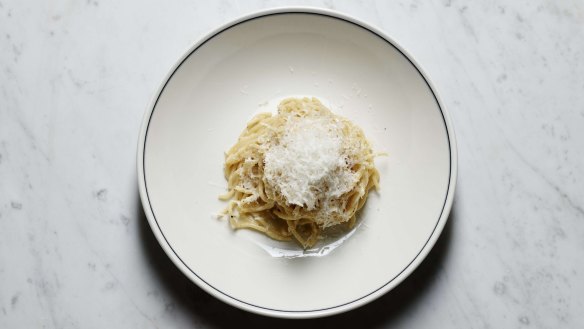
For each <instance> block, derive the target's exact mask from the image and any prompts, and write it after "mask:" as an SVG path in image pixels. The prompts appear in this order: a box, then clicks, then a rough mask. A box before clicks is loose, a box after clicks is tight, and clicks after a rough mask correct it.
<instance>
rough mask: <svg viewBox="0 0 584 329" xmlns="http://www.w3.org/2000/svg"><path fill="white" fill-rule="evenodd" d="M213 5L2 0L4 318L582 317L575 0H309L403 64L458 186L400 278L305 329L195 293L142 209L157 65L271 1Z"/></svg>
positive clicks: (228, 321) (147, 321) (403, 321)
mask: <svg viewBox="0 0 584 329" xmlns="http://www.w3.org/2000/svg"><path fill="white" fill-rule="evenodd" d="M208 3H211V1H208V2H204V1H174V2H162V1H160V2H154V1H140V2H139V1H134V2H131V1H106V0H87V1H63V0H61V1H16V0H8V1H7V0H0V50H1V51H0V328H193V327H198V328H219V327H230V326H234V325H236V324H240V323H251V324H252V325H254V326H257V327H270V328H277V327H287V326H292V325H294V327H297V326H299V325H301V326H309V327H312V326H314V327H318V328H324V327H335V328H336V327H339V326H341V325H342V324H347V323H352V324H354V325H364V326H365V327H383V328H583V327H584V313H583V310H584V185H583V179H584V2H582V1H576V0H575V1H569V0H566V1H542V0H536V1H524V2H523V3H522V4H520V3H519V1H501V0H498V1H482V2H473V3H472V4H471V3H470V2H462V1H456V0H443V1H397V2H392V3H386V2H385V1H376V2H375V3H373V2H369V1H352V2H349V1H311V2H306V3H305V4H310V5H313V6H319V7H326V8H332V9H336V10H339V11H341V12H344V13H348V14H351V15H354V16H355V17H357V18H359V19H362V20H365V21H367V22H370V23H371V24H373V25H376V26H378V27H380V28H381V29H383V30H384V31H386V32H387V33H388V34H389V35H391V36H393V37H394V38H395V39H396V40H398V41H399V42H400V43H401V44H402V45H403V46H404V47H405V48H406V49H408V50H409V51H410V52H411V53H412V54H413V55H414V56H415V57H416V58H417V59H418V61H419V62H420V63H421V64H422V66H423V67H424V68H425V69H426V71H427V73H428V74H429V76H430V77H431V78H432V79H433V81H434V83H435V85H436V87H437V89H438V92H439V93H440V95H441V97H442V99H443V101H444V103H445V105H446V107H447V109H448V110H449V111H450V113H451V115H452V118H453V122H454V128H455V130H456V133H457V137H458V146H459V184H458V188H457V193H456V201H455V205H454V210H453V213H452V215H451V217H450V220H449V222H448V225H447V227H446V229H445V232H444V234H443V236H442V237H441V238H440V240H439V242H438V244H437V246H436V247H435V249H434V250H433V251H432V252H431V254H430V255H429V257H428V258H427V259H426V261H425V262H424V263H423V264H422V266H421V267H420V268H419V269H418V270H417V271H416V272H415V273H414V275H413V276H412V277H410V278H409V279H407V280H406V281H405V282H404V283H403V284H402V285H400V286H399V287H398V288H397V289H396V290H394V291H392V292H390V293H389V294H387V295H386V296H384V297H382V298H381V299H379V300H377V301H375V302H373V303H371V304H369V305H367V306H365V307H363V308H360V309H358V310H356V311H353V312H350V313H348V314H344V315H340V316H335V317H331V318H325V319H319V320H315V321H304V322H302V323H298V322H287V321H283V320H277V319H269V318H264V317H260V316H257V315H253V314H248V313H245V312H243V311H239V310H237V309H234V308H232V307H230V306H227V305H225V304H223V303H222V302H219V301H218V300H215V299H214V298H213V297H211V296H209V295H207V294H206V293H204V292H203V291H202V290H200V289H199V288H197V287H196V286H194V285H193V284H191V283H190V282H189V281H188V280H187V279H186V278H185V277H183V275H182V274H181V273H180V272H179V271H178V270H177V269H175V268H174V266H173V265H172V264H171V262H170V261H169V260H168V259H167V257H166V256H165V254H164V253H163V251H162V249H161V248H160V247H159V246H158V244H157V242H156V241H155V239H154V237H153V235H152V233H151V231H150V230H149V227H148V226H147V223H146V221H145V218H144V215H143V213H142V210H141V205H140V202H139V198H138V192H137V182H136V172H135V153H136V150H135V148H136V143H137V136H138V129H139V125H140V123H141V119H142V115H143V113H144V111H145V109H146V107H147V104H148V103H149V101H150V98H151V97H152V96H153V93H154V92H155V90H156V88H157V87H158V85H159V83H160V82H161V80H162V79H163V77H164V76H165V74H166V73H167V70H168V69H169V68H170V66H171V65H172V64H173V63H174V61H175V60H176V59H177V58H178V57H179V56H180V55H181V54H182V53H183V51H185V50H186V49H187V48H188V47H189V46H190V45H191V44H192V43H194V42H195V41H196V40H197V39H198V38H200V37H201V36H202V35H203V34H204V33H205V32H206V31H209V30H210V29H212V28H214V27H216V26H217V25H219V24H222V23H224V22H226V21H228V20H230V19H233V18H235V17H238V16H240V15H242V14H245V13H248V12H250V11H253V10H256V9H260V8H268V7H272V6H275V5H281V4H282V3H281V2H276V1H245V2H243V1H241V2H239V1H218V2H213V4H212V5H211V4H208ZM285 3H287V4H298V2H297V1H286V2H285Z"/></svg>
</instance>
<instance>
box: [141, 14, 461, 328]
mask: <svg viewBox="0 0 584 329" xmlns="http://www.w3.org/2000/svg"><path fill="white" fill-rule="evenodd" d="M281 14H313V15H319V16H325V17H329V18H334V19H339V20H342V21H345V22H348V23H351V24H354V25H356V26H358V27H361V28H363V29H365V30H368V31H369V32H371V33H373V34H375V35H377V36H378V37H380V38H382V39H383V40H385V41H386V42H388V43H389V44H390V45H391V46H393V47H394V48H395V49H396V50H398V51H399V52H400V53H401V54H402V55H403V56H404V57H405V58H406V59H408V61H409V62H410V63H411V64H412V65H413V66H414V67H415V68H416V69H417V71H418V72H419V73H420V75H421V76H422V78H423V79H424V80H425V82H426V84H427V85H428V87H429V89H430V91H431V92H432V94H433V96H434V98H435V100H436V102H437V105H438V108H439V109H440V112H441V114H442V118H443V120H444V124H445V127H446V132H447V135H448V136H447V137H448V144H449V150H450V172H449V181H448V187H447V192H446V196H445V201H444V205H443V208H442V211H441V214H440V217H439V219H438V221H437V223H436V226H435V227H434V230H433V231H432V233H431V235H430V237H429V238H428V240H427V241H426V243H425V245H424V246H423V247H422V249H421V250H420V252H419V253H418V254H417V255H416V257H415V258H414V259H413V260H412V261H411V262H410V263H409V264H408V265H407V266H406V267H405V268H404V269H403V270H402V271H401V272H400V273H399V274H398V275H397V276H395V277H394V278H393V279H392V280H390V281H389V282H387V283H386V284H384V285H383V286H382V287H380V288H378V289H377V290H375V291H373V292H370V293H369V294H367V295H365V296H363V297H361V298H359V299H356V300H353V301H351V302H348V303H345V304H342V305H337V306H333V307H329V308H325V309H319V310H310V311H286V310H276V309H270V308H265V307H261V306H257V305H253V304H250V303H247V302H244V301H240V300H238V299H236V298H234V297H232V296H229V295H227V294H225V293H224V292H222V291H220V290H218V289H217V288H215V287H213V286H211V285H209V284H208V283H207V282H205V281H204V280H203V279H202V278H200V277H198V276H197V275H196V274H195V273H194V272H192V271H191V270H190V269H189V268H188V266H187V265H186V264H185V263H184V262H183V261H182V260H181V259H180V257H179V256H178V255H177V254H176V253H175V252H174V251H173V249H172V247H171V246H170V244H169V242H168V241H167V240H166V238H165V237H164V235H163V233H162V231H161V229H160V227H159V226H158V223H157V221H156V218H155V216H154V213H153V209H152V208H151V204H150V201H149V198H148V193H147V189H146V178H145V173H144V150H145V144H146V135H147V131H148V126H149V123H150V118H151V116H152V113H153V111H154V109H155V107H156V104H157V102H158V99H159V97H160V95H161V94H162V92H163V91H164V88H165V87H166V84H167V83H168V81H169V80H170V79H171V78H172V76H173V75H174V73H175V72H176V71H177V69H178V68H179V67H180V65H181V64H182V63H183V62H184V61H185V60H186V59H187V58H188V57H189V56H190V55H191V54H192V53H194V52H195V51H196V50H197V48H199V47H200V46H202V45H203V44H205V43H206V42H207V41H208V40H210V39H212V38H214V37H215V36H216V35H218V34H220V33H221V32H223V31H225V30H227V29H229V28H232V27H234V26H236V25H238V24H240V23H243V22H246V21H250V20H253V19H256V18H261V17H266V16H274V15H281ZM457 153H458V152H457V146H456V137H455V134H454V129H453V127H452V120H451V118H450V114H449V113H448V111H447V110H446V109H445V107H444V106H443V102H442V100H441V98H440V96H439V95H438V93H437V92H436V88H435V86H434V84H433V83H432V81H431V80H430V78H429V77H428V75H427V74H426V72H425V70H424V69H423V68H422V66H421V65H420V64H419V63H418V62H417V61H416V60H415V59H414V57H413V56H412V55H411V54H410V53H409V52H408V51H407V50H405V49H404V48H403V47H402V46H400V44H399V43H398V42H396V41H395V39H394V38H392V37H390V36H389V35H387V34H386V33H385V32H383V31H382V30H381V29H379V28H377V27H375V26H373V25H371V24H369V23H366V22H364V21H361V20H359V19H357V18H355V17H353V16H351V15H348V14H345V13H341V12H338V11H335V10H330V9H324V8H316V7H310V6H294V7H275V8H269V9H262V10H257V11H253V12H251V13H248V14H245V15H242V16H240V17H238V18H236V19H233V20H230V21H228V22H226V23H224V24H222V25H220V26H219V27H217V28H215V29H213V30H211V31H210V32H208V33H206V34H204V35H203V36H202V37H201V38H200V39H199V40H198V41H197V42H195V43H194V44H193V45H192V46H190V47H188V49H187V50H186V51H185V52H184V53H183V55H182V56H181V57H180V58H179V59H178V60H177V61H176V62H175V64H174V65H173V66H172V67H171V68H170V70H169V71H168V73H167V75H166V77H165V78H164V79H163V80H162V82H161V84H160V86H159V87H158V89H157V91H156V92H155V93H154V95H153V97H152V99H151V101H150V102H149V105H148V107H147V110H146V111H145V113H144V116H143V119H142V124H141V128H140V133H139V138H138V147H137V154H136V160H137V163H136V165H137V174H138V190H139V194H140V200H141V203H142V207H143V209H144V213H145V215H146V218H147V220H148V223H149V225H150V228H151V229H152V232H153V233H154V236H155V237H156V240H157V241H158V243H159V244H160V246H161V247H162V249H163V250H164V252H165V253H166V255H167V256H168V257H169V258H170V259H171V261H172V262H173V263H174V265H175V266H176V267H178V268H179V270H180V271H181V272H182V273H183V274H184V275H185V276H186V277H187V278H189V279H190V280H191V281H192V282H193V283H195V284H196V285H197V286H199V287H200V288H201V289H203V290H204V291H205V292H207V293H209V294H210V295H212V296H214V297H215V298H218V299H219V300H221V301H223V302H225V303H227V304H229V305H231V306H235V307H237V308H239V309H242V310H245V311H249V312H252V313H256V314H260V315H264V316H271V317H279V318H289V319H291V318H317V317H324V316H331V315H335V314H339V313H343V312H347V311H350V310H353V309H355V308H358V307H361V306H363V305H365V304H368V303H370V302H372V301H373V300H375V299H377V298H379V297H380V296H382V295H384V294H386V293H387V292H389V291H391V290H392V289H393V288H395V287H396V286H398V285H399V284H400V283H401V282H403V281H404V280H405V279H406V278H407V277H408V276H409V275H410V274H411V273H412V272H413V271H414V270H415V269H416V268H417V267H418V266H419V265H420V263H421V262H422V261H423V260H424V259H425V258H426V256H427V255H428V254H429V252H430V250H431V249H432V248H433V246H434V245H435V243H436V241H437V240H438V238H439V237H440V235H441V233H442V230H443V228H444V226H445V224H446V222H447V220H448V217H449V215H450V211H451V209H452V204H453V201H454V194H455V188H456V181H457V171H458V165H457V160H458V155H457Z"/></svg>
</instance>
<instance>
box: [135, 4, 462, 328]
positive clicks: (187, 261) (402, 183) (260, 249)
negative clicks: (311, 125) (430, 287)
mask: <svg viewBox="0 0 584 329" xmlns="http://www.w3.org/2000/svg"><path fill="white" fill-rule="evenodd" d="M298 95H302V96H315V97H318V98H320V99H321V100H324V102H325V104H327V105H328V106H330V108H331V109H332V110H333V111H334V112H336V113H338V114H341V115H343V116H345V117H348V118H349V119H351V120H352V121H353V122H354V123H356V124H358V125H359V126H360V127H362V128H363V130H364V131H365V134H366V135H367V136H368V138H370V140H371V141H372V143H373V147H374V149H375V150H376V151H380V152H387V153H389V156H388V157H379V158H377V159H376V164H377V167H378V169H379V171H380V175H381V190H380V192H379V193H372V195H371V196H370V198H369V200H368V202H367V204H366V207H365V208H364V210H363V211H362V213H361V214H360V223H361V225H359V226H358V227H357V228H356V229H355V230H353V231H351V232H348V233H347V234H345V235H343V236H341V237H339V238H338V240H335V241H324V242H322V243H321V244H320V246H319V247H318V248H316V249H314V250H311V251H308V252H303V251H302V249H301V248H300V247H298V246H296V245H294V244H286V243H279V242H276V241H273V240H271V239H270V238H267V237H265V236H263V235H261V234H259V233H256V232H252V231H246V230H241V231H235V232H234V231H232V230H231V228H230V227H229V225H228V223H227V222H226V221H222V220H218V219H216V218H215V217H214V214H217V213H218V212H219V211H220V210H221V209H223V208H224V207H225V203H224V202H221V201H219V200H218V199H217V196H218V195H219V194H221V193H223V192H225V189H226V182H225V179H224V177H223V160H224V151H226V150H227V149H228V148H229V147H230V146H231V145H233V144H234V143H235V141H236V140H237V137H238V136H239V134H240V132H241V131H242V130H243V128H244V127H245V124H246V123H247V121H248V120H249V119H250V118H251V117H252V116H253V114H255V113H257V112H262V111H275V104H277V102H278V101H279V100H280V99H282V98H285V97H287V96H298ZM456 166H457V165H456V144H455V141H454V134H453V130H452V125H451V123H450V119H449V118H448V114H447V113H446V111H445V109H444V107H443V106H441V103H440V101H439V98H438V96H437V95H436V93H435V91H434V90H433V88H432V85H431V83H430V82H429V80H428V78H427V76H426V75H425V74H424V73H423V71H422V70H421V69H420V66H419V65H418V64H417V63H416V62H415V61H414V60H413V58H412V56H411V55H409V54H408V53H407V52H406V51H405V50H404V49H402V48H401V47H400V46H399V45H398V44H397V43H396V42H395V41H393V40H392V39H391V38H390V37H388V36H387V35H386V34H384V33H383V32H381V31H379V30H378V29H376V28H374V27H372V26H370V25H368V24H366V23H364V22H360V21H358V20H356V19H354V18H352V17H349V16H347V15H343V14H339V13H336V12H332V11H328V10H321V9H307V8H294V9H290V8H287V9H273V10H267V11H261V12H258V13H254V14H251V15H247V16H245V17H242V18H240V19H237V20H235V21H233V22H230V23H228V24H225V25H224V26H221V27H219V28H218V29H217V30H215V31H213V32H211V33H209V34H208V35H207V36H206V37H204V38H203V39H202V40H201V41H200V42H198V43H197V44H195V45H194V46H193V47H192V48H191V49H189V50H188V51H187V52H186V54H185V55H183V56H182V57H181V58H180V59H179V60H178V62H177V64H176V65H175V66H174V67H173V68H172V69H171V70H170V73H169V75H168V76H167V77H166V78H165V79H164V81H163V83H162V85H161V87H160V89H159V91H158V93H157V95H156V97H155V98H154V100H153V102H152V105H151V106H150V108H149V109H148V111H147V113H146V115H145V117H144V122H143V125H142V130H141V133H140V140H139V145H138V174H139V189H140V196H141V199H142V203H143V205H144V209H145V212H146V216H147V218H148V221H149V223H150V226H151V228H152V230H153V232H154V234H155V236H156V238H157V239H158V242H159V243H160V245H161V246H162V248H163V249H164V251H165V252H166V253H167V255H168V256H169V257H170V259H171V260H172V261H173V262H174V264H175V265H176V266H177V267H178V268H179V269H180V270H181V271H182V272H183V273H184V274H185V275H186V276H187V277H188V278H189V279H191V280H192V281H193V282H194V283H196V284H197V285H198V286H200V287H201V288H202V289H204V290H205V291H207V292H208V293H210V294H212V295H213V296H215V297H217V298H219V299H221V300H223V301H224V302H226V303H229V304H231V305H234V306H236V307H239V308H241V309H244V310H247V311H251V312H255V313H259V314H263V315H269V316H276V317H285V318H309V317H319V316H325V315H331V314H336V313H340V312H344V311H347V310H350V309H353V308H356V307H358V306H361V305H364V304H366V303H368V302H370V301H372V300H374V299H375V298H377V297H379V296H381V295H382V294H384V293H386V292H388V291H389V290H391V289H392V288H394V287H395V286H396V285H398V284H399V283H400V282H401V281H403V280H404V279H405V278H406V277H407V276H408V275H409V274H410V273H411V272H412V271H413V270H414V269H415V268H416V267H417V266H418V265H419V264H420V262H421V261H422V260H423V259H424V257H425V256H426V255H427V254H428V252H429V251H430V249H431V248H432V246H433V245H434V243H435V241H436V239H437V238H438V236H439V235H440V233H441V231H442V228H443V227H444V224H445V222H446V220H447V217H448V214H449V211H450V208H451V205H452V200H453V195H454V187H455V183H456ZM341 242H342V243H341ZM297 256H302V257H297Z"/></svg>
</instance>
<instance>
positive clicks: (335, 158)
mask: <svg viewBox="0 0 584 329" xmlns="http://www.w3.org/2000/svg"><path fill="white" fill-rule="evenodd" d="M375 156H376V154H374V153H373V151H372V149H371V145H370V143H369V142H368V141H367V139H366V138H365V136H364V134H363V131H362V130H361V129H360V128H359V127H357V126H355V125H354V124H353V123H352V122H350V121H349V120H348V119H345V118H343V117H340V116H337V115H335V114H334V113H332V112H331V111H330V110H329V109H327V108H326V107H325V106H324V105H322V103H321V102H320V101H319V100H318V99H316V98H302V99H298V98H288V99H285V100H283V101H282V102H281V103H280V104H279V105H278V113H277V114H276V115H272V114H271V113H261V114H258V115H256V116H255V117H254V118H253V119H252V120H251V121H250V122H249V123H248V124H247V127H246V128H245V129H244V131H243V132H242V133H241V135H240V136H239V139H238V141H237V142H236V143H235V145H234V146H233V147H231V148H230V149H229V150H228V151H227V152H226V153H225V167H224V173H225V178H226V179H227V184H228V192H227V193H226V194H224V195H221V196H220V199H222V200H224V201H228V205H227V207H226V208H225V209H224V210H223V212H222V215H224V216H226V217H228V218H229V222H230V225H231V227H232V228H233V229H242V228H246V229H253V230H256V231H259V232H263V233H264V234H266V235H267V236H269V237H271V238H273V239H276V240H281V241H289V240H296V241H298V243H300V244H301V245H302V247H303V248H309V247H312V246H314V245H315V243H316V242H317V241H318V239H319V237H320V236H321V234H322V232H323V230H325V229H326V228H328V227H331V226H334V225H339V224H344V225H347V226H348V227H353V226H354V225H355V220H356V219H355V218H356V214H357V212H358V211H359V209H361V208H362V207H363V205H364V204H365V202H366V200H367V196H368V193H369V191H370V190H371V189H378V186H379V173H378V171H377V169H376V168H375V165H374V161H373V160H374V157H375Z"/></svg>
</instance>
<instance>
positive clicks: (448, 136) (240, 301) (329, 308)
mask: <svg viewBox="0 0 584 329" xmlns="http://www.w3.org/2000/svg"><path fill="white" fill-rule="evenodd" d="M289 14H302V15H317V16H324V17H328V18H333V19H338V20H341V21H344V22H346V23H349V24H352V25H355V26H358V27H360V28H362V29H365V30H367V31H369V32H370V33H372V34H374V35H376V36H377V37H378V38H380V39H381V40H383V41H385V42H387V43H388V44H389V45H391V46H392V47H393V48H394V49H395V50H397V51H398V52H399V53H400V54H401V55H402V56H404V57H405V58H406V59H407V60H408V62H410V64H412V66H413V67H414V68H415V69H416V71H417V72H418V74H419V75H420V77H422V79H423V80H424V82H425V83H426V86H427V87H428V89H429V90H430V91H431V92H432V96H433V97H434V100H435V101H436V104H437V105H438V108H439V109H440V115H441V116H442V121H443V122H444V128H445V130H446V137H447V139H448V154H449V162H448V165H449V168H448V186H447V188H446V194H445V196H444V204H443V205H442V209H441V210H440V215H439V216H438V220H437V221H436V225H435V226H434V228H433V229H432V233H431V234H430V236H429V237H428V239H427V240H426V242H425V243H424V245H423V246H422V248H421V249H420V251H419V252H418V253H417V254H416V256H415V257H414V258H413V259H412V261H411V262H409V263H408V265H407V266H406V267H404V269H402V270H401V271H400V272H399V273H398V274H397V275H396V276H394V277H393V278H392V279H391V280H389V281H388V282H386V283H385V284H383V285H382V286H381V287H379V288H377V289H375V290H373V291H371V292H370V293H368V294H366V295H364V296H361V297H359V298H357V299H354V300H352V301H350V302H347V303H343V304H340V305H336V306H331V307H326V308H322V309H316V310H304V311H291V310H279V309H273V308H268V307H263V306H259V305H255V304H252V303H249V302H245V301H243V300H240V299H237V298H235V297H233V296H231V295H229V294H227V293H225V292H223V291H221V290H220V289H218V288H216V287H214V286H213V285H211V284H209V283H208V282H207V281H205V280H204V279H203V278H202V277H200V276H199V275H197V273H196V272H195V271H193V270H192V269H191V268H190V267H189V266H188V265H187V264H186V263H185V262H184V261H183V260H182V258H180V256H179V255H178V253H177V252H176V251H175V250H174V248H172V246H171V244H170V242H169V241H168V239H167V238H166V236H165V235H164V232H163V231H162V228H161V227H160V224H159V223H158V220H157V219H156V215H155V214H154V209H153V208H152V203H151V202H150V196H149V194H148V186H147V182H146V140H147V139H148V128H149V127H150V121H151V119H152V115H153V114H154V110H155V109H156V105H157V104H158V100H159V99H160V96H161V95H162V94H163V93H164V89H165V88H166V85H167V84H168V83H169V82H170V80H171V79H172V77H173V76H174V74H175V73H176V71H177V70H178V69H179V68H180V67H181V65H182V64H183V63H184V62H185V61H186V60H187V59H188V58H189V57H190V56H191V55H192V54H193V53H194V52H195V51H197V49H199V48H200V47H202V46H203V45H205V44H206V43H207V41H209V40H211V39H213V38H215V37H216V36H218V35H220V34H221V33H223V32H225V31H227V30H229V29H231V28H233V27H236V26H237V25H239V24H242V23H247V22H250V21H252V20H254V19H258V18H264V17H268V16H276V15H289ZM450 142H451V141H450V134H449V133H448V125H447V124H446V118H445V117H444V112H443V111H442V107H441V106H440V102H438V98H437V97H436V94H435V93H434V90H433V89H432V87H431V86H430V84H429V83H428V81H427V80H426V77H424V75H423V74H422V72H421V71H420V70H419V69H418V67H417V66H416V64H414V63H413V62H412V60H411V59H410V58H409V57H408V56H407V55H406V54H404V53H403V52H402V51H401V50H400V49H399V48H398V47H397V46H395V45H394V44H393V43H392V42H391V41H389V40H387V39H385V38H384V37H383V36H382V35H380V34H378V33H377V32H375V31H372V30H370V29H369V28H368V27H366V26H363V25H361V24H358V23H357V22H353V21H350V20H347V19H345V18H343V17H337V16H334V15H329V14H325V13H316V12H310V11H290V12H278V13H268V14H262V15H260V16H254V17H250V18H247V19H244V20H242V21H240V22H237V23H235V24H233V25H229V26H227V27H225V28H224V29H222V30H220V31H218V32H215V33H214V34H213V35H212V36H210V37H208V38H207V39H205V40H204V41H203V42H201V44H200V45H198V46H197V47H196V48H195V49H193V50H192V51H191V52H190V53H189V54H188V55H187V56H185V57H184V58H183V60H182V61H181V62H180V64H178V65H177V67H176V68H175V69H174V71H173V72H172V74H171V75H170V76H169V77H168V79H167V80H166V82H165V83H164V86H163V87H162V89H161V90H160V93H159V94H158V96H157V97H156V102H155V103H154V106H153V107H152V111H151V112H150V116H149V118H148V124H147V125H146V132H145V134H144V145H143V146H144V152H143V155H142V171H143V176H144V189H145V191H146V197H147V199H148V206H149V208H150V211H151V212H152V216H153V217H154V221H155V222H156V226H157V227H158V230H159V231H160V234H161V235H162V237H163V238H164V241H165V242H166V244H167V245H168V247H169V248H170V249H171V250H172V252H173V253H174V255H175V256H176V257H177V258H178V259H179V260H180V261H181V263H182V264H183V265H184V266H185V267H186V268H187V269H189V271H191V273H192V274H193V275H195V276H196V277H197V278H198V279H199V280H201V281H202V282H204V283H205V284H206V285H207V286H209V287H210V288H212V289H214V290H215V291H217V292H219V293H221V294H222V295H224V296H226V297H229V298H231V299H232V300H235V301H237V302H239V303H242V304H246V305H249V306H253V307H255V308H259V309H264V310H268V311H275V312H281V313H315V312H320V311H327V310H332V309H336V308H340V307H343V306H345V305H349V304H353V303H355V302H357V301H359V300H361V299H363V298H366V297H368V296H370V295H372V294H374V293H376V292H377V291H379V290H381V289H383V288H384V287H385V286H387V285H388V284H390V283H392V282H393V281H394V280H395V279H396V278H398V277H399V276H400V275H401V274H402V273H403V272H404V271H405V270H407V269H408V268H409V267H410V266H411V265H412V264H413V263H414V261H416V259H418V257H419V256H420V254H421V253H422V251H423V250H424V249H425V248H426V245H427V244H428V242H429V241H430V239H431V238H432V237H433V236H434V232H435V231H436V228H437V227H438V224H439V223H440V218H442V214H443V212H444V208H445V207H446V203H447V200H448V195H449V192H450V180H451V178H452V150H451V148H450Z"/></svg>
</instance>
